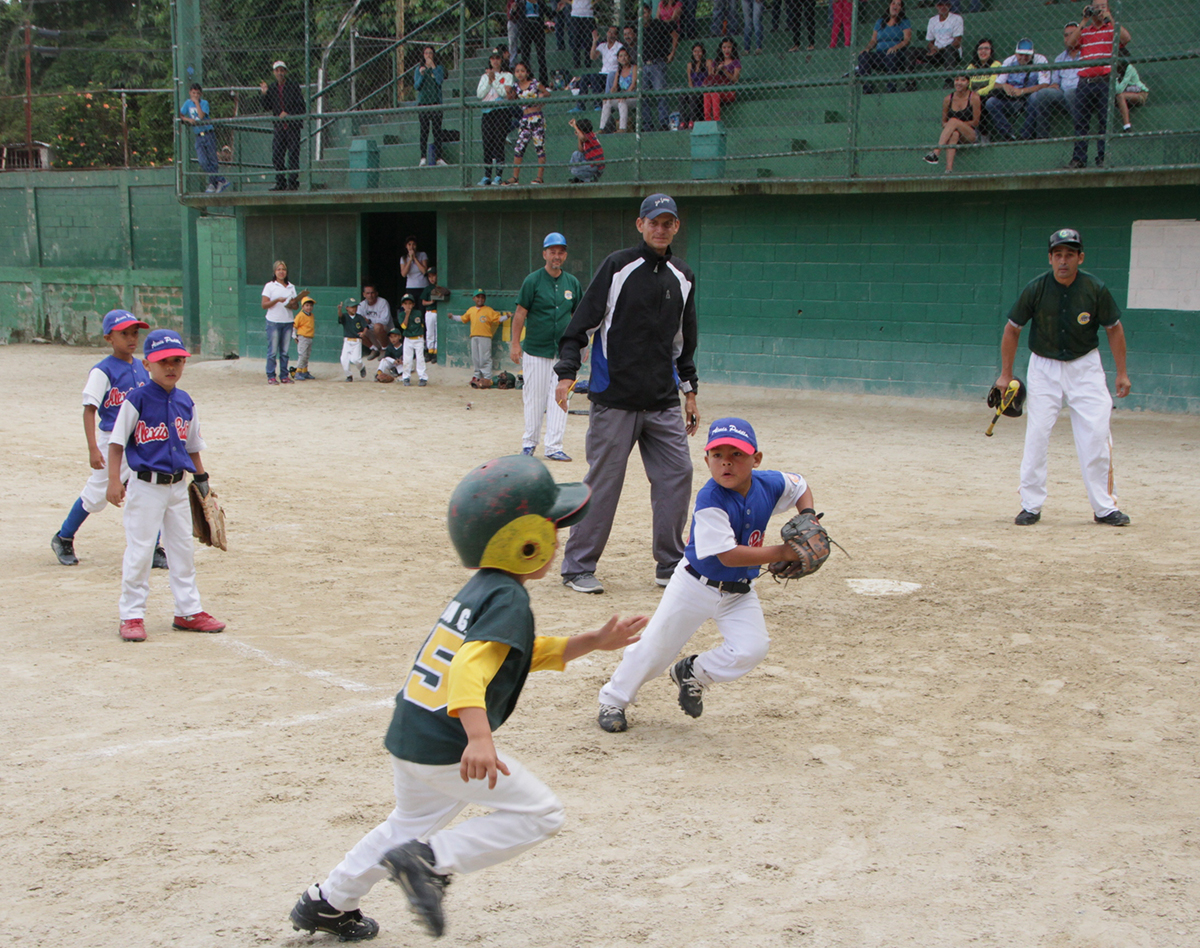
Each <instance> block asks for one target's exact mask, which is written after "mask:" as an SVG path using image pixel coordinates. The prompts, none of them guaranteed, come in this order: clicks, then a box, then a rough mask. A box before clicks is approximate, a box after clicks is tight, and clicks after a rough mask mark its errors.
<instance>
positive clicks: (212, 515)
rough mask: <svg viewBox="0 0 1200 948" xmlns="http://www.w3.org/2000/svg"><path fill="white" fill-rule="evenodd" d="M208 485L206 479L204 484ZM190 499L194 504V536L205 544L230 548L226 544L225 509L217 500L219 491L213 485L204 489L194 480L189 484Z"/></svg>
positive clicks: (223, 548) (221, 548)
mask: <svg viewBox="0 0 1200 948" xmlns="http://www.w3.org/2000/svg"><path fill="white" fill-rule="evenodd" d="M207 485H208V481H207V480H206V481H204V486H205V487H207ZM188 500H189V501H190V502H191V505H192V536H194V537H195V538H196V539H197V540H199V541H200V542H201V543H203V544H204V545H205V546H215V547H216V548H217V549H219V550H227V549H229V548H228V547H227V546H226V545H225V542H226V541H225V511H224V510H222V509H221V503H220V501H219V500H217V492H216V491H215V490H213V489H212V488H211V487H207V490H202V489H201V485H200V484H197V483H196V482H195V481H192V482H191V483H190V484H189V485H188Z"/></svg>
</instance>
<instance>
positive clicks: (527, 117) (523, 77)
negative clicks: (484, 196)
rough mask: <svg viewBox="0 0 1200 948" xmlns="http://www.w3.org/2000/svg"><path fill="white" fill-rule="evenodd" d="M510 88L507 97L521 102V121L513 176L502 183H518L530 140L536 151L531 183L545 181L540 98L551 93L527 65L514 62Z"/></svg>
mask: <svg viewBox="0 0 1200 948" xmlns="http://www.w3.org/2000/svg"><path fill="white" fill-rule="evenodd" d="M513 79H514V80H515V81H514V83H513V87H512V88H511V89H510V90H509V91H508V95H509V98H510V99H517V100H519V101H520V102H521V105H522V110H521V121H520V122H519V123H518V124H517V143H516V147H515V148H514V149H513V155H514V157H513V173H512V177H511V178H509V179H508V180H507V181H505V182H504V183H505V184H507V185H513V184H520V183H521V162H522V161H524V160H525V149H526V148H528V147H529V143H530V142H531V141H532V142H533V149H534V151H535V152H537V159H538V173H537V177H536V178H534V179H533V182H532V183H533V184H544V183H545V167H546V119H545V116H543V115H542V103H541V100H542V99H544V98H546V97H547V96H549V95H550V90H549V89H547V88H546V87H545V86H544V85H542V84H541V83H539V82H538V81H537V80H536V79H534V78H533V74H532V73H531V72H530V69H529V66H528V65H526V64H525V63H523V62H520V63H517V68H516V69H514V70H513Z"/></svg>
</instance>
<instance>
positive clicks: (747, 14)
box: [742, 0, 763, 55]
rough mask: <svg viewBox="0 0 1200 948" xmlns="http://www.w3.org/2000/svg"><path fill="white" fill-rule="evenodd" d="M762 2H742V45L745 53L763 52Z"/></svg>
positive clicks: (760, 0)
mask: <svg viewBox="0 0 1200 948" xmlns="http://www.w3.org/2000/svg"><path fill="white" fill-rule="evenodd" d="M762 14H763V0H742V45H743V46H745V47H746V52H747V53H753V54H754V55H758V54H759V53H761V52H762V51H763V25H762Z"/></svg>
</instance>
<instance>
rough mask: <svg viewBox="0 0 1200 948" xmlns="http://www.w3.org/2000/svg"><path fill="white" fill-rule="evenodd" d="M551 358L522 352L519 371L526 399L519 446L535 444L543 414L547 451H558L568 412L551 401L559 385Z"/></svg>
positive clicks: (522, 392) (561, 445) (561, 446)
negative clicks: (523, 377) (522, 377)
mask: <svg viewBox="0 0 1200 948" xmlns="http://www.w3.org/2000/svg"><path fill="white" fill-rule="evenodd" d="M554 362H555V360H554V359H543V358H542V357H541V356H534V355H530V354H529V353H528V352H522V353H521V373H522V374H523V375H524V376H525V385H524V388H523V389H522V390H521V394H522V395H523V396H524V400H525V434H524V435H522V437H521V447H522V448H536V447H537V444H538V435H540V434H541V432H542V418H543V416H544V417H545V419H546V452H545V453H546V454H553V453H554V452H555V451H561V450H562V449H563V435H565V434H566V433H567V413H566V412H565V411H563V410H562V409H561V408H559V407H558V405H557V404H556V403H555V401H554V390H555V389H556V388H557V387H558V376H557V375H555V374H554Z"/></svg>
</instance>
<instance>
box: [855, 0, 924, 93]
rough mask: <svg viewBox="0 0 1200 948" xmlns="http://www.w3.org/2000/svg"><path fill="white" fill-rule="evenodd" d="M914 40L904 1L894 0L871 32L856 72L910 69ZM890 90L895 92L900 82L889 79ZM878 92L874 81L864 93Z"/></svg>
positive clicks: (859, 73) (868, 72)
mask: <svg viewBox="0 0 1200 948" xmlns="http://www.w3.org/2000/svg"><path fill="white" fill-rule="evenodd" d="M911 42H912V24H911V23H910V22H909V20H908V17H907V16H905V15H904V0H891V2H890V3H888V8H887V13H886V14H885V15H884V16H881V17H880V18H879V19H878V20H876V21H875V30H874V32H872V33H871V41H870V42H869V43H867V48H866V49H864V50H863V51H862V52H861V53H859V56H858V68H857V69H856V70H855V72H856V74H857V75H860V76H868V75H870V74H871V73H874V72H886V73H897V72H907V71H908V68H909V62H910V60H909V57H910V54H911V52H912V50H911V48H910V47H909V44H910V43H911ZM887 90H888V92H895V91H896V83H895V82H889V83H888V84H887ZM874 91H875V87H874V86H873V85H871V84H870V83H866V84H865V85H864V86H863V92H864V93H866V94H868V95H869V94H870V93H872V92H874Z"/></svg>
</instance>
